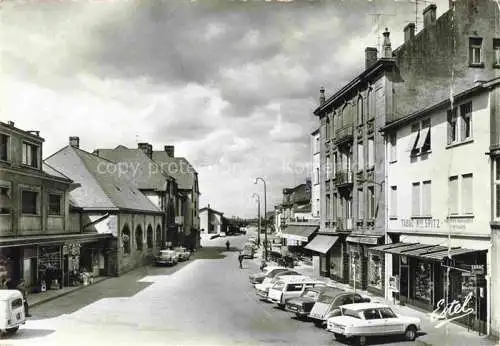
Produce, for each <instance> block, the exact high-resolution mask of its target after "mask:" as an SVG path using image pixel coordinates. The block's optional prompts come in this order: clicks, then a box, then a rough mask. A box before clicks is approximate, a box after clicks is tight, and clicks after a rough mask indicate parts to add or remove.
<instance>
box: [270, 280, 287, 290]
mask: <svg viewBox="0 0 500 346" xmlns="http://www.w3.org/2000/svg"><path fill="white" fill-rule="evenodd" d="M283 287H285V283H284V282H283V281H278V282H277V283H275V284H274V286H273V290H282V289H283Z"/></svg>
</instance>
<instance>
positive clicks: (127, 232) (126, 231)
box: [122, 225, 130, 254]
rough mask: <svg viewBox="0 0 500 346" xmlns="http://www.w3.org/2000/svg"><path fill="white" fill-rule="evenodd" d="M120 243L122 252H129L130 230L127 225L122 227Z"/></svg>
mask: <svg viewBox="0 0 500 346" xmlns="http://www.w3.org/2000/svg"><path fill="white" fill-rule="evenodd" d="M122 244H123V252H124V253H126V254H129V253H130V230H129V228H128V226H127V225H125V227H123V230H122Z"/></svg>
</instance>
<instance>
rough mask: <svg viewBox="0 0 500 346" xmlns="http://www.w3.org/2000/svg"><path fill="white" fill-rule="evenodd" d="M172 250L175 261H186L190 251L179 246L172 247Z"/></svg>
mask: <svg viewBox="0 0 500 346" xmlns="http://www.w3.org/2000/svg"><path fill="white" fill-rule="evenodd" d="M174 251H175V253H176V255H177V261H178V262H181V261H187V260H188V259H189V258H190V257H191V251H189V250H188V249H186V248H185V247H182V246H179V247H176V248H174Z"/></svg>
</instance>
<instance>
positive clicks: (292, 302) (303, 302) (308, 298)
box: [285, 286, 325, 318]
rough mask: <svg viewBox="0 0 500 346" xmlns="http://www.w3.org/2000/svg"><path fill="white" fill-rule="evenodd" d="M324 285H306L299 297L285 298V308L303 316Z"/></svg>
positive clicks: (307, 312)
mask: <svg viewBox="0 0 500 346" xmlns="http://www.w3.org/2000/svg"><path fill="white" fill-rule="evenodd" d="M324 290H325V286H315V287H308V288H306V289H305V290H304V292H302V294H301V296H300V297H297V298H292V299H289V300H287V302H286V305H285V310H286V311H289V312H291V313H294V314H295V315H296V316H297V317H299V318H305V317H307V316H308V315H309V313H310V312H311V310H312V308H313V306H314V303H316V301H317V300H318V297H319V296H320V294H321V292H322V291H324Z"/></svg>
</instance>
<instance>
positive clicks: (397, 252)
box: [372, 243, 487, 333]
mask: <svg viewBox="0 0 500 346" xmlns="http://www.w3.org/2000/svg"><path fill="white" fill-rule="evenodd" d="M372 250H375V251H380V252H385V253H388V254H390V255H391V256H392V272H391V273H390V277H389V282H390V288H391V291H392V293H391V295H392V296H393V298H394V299H398V300H399V301H400V303H401V304H409V305H413V306H416V307H419V308H422V309H425V310H427V311H431V312H435V313H436V314H440V313H442V312H443V311H444V309H445V308H446V307H449V306H452V304H454V305H458V304H460V306H462V307H463V310H464V311H470V313H468V314H467V315H466V316H464V317H461V318H455V319H454V320H453V321H454V322H455V323H460V324H463V325H464V326H466V327H468V328H470V329H472V330H476V331H480V332H482V333H486V320H487V303H486V302H487V292H486V287H485V286H486V285H485V279H484V277H485V275H486V272H485V270H486V269H485V268H486V250H472V249H464V248H459V247H455V248H450V249H448V248H447V247H444V246H439V245H427V244H419V243H413V244H409V243H394V244H387V245H383V246H380V247H377V248H374V249H372ZM453 317H457V316H452V315H446V317H445V318H449V319H451V318H453Z"/></svg>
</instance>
